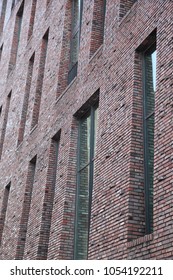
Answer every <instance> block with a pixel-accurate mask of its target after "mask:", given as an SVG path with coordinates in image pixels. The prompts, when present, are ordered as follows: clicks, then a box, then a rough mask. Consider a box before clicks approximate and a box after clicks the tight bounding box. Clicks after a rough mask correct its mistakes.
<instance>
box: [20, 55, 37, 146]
mask: <svg viewBox="0 0 173 280" xmlns="http://www.w3.org/2000/svg"><path fill="white" fill-rule="evenodd" d="M34 57H35V53H34V54H33V55H32V57H31V58H30V60H29V64H28V73H27V78H26V86H25V95H24V100H23V108H22V115H21V120H20V126H19V135H18V145H20V143H21V142H22V141H23V137H24V133H25V125H26V116H27V111H28V102H29V95H30V88H31V81H32V74H33V67H34Z"/></svg>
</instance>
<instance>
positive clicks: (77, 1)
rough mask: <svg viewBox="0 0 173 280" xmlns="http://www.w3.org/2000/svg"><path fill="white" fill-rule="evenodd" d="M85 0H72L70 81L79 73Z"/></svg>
mask: <svg viewBox="0 0 173 280" xmlns="http://www.w3.org/2000/svg"><path fill="white" fill-rule="evenodd" d="M82 10H83V0H73V1H72V25H71V46H70V67H69V73H68V83H70V82H71V81H72V80H73V79H74V77H75V76H76V75H77V65H78V53H79V44H80V32H81V23H82Z"/></svg>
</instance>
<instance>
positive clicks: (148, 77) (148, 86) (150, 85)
mask: <svg viewBox="0 0 173 280" xmlns="http://www.w3.org/2000/svg"><path fill="white" fill-rule="evenodd" d="M155 91H156V50H155V51H153V52H150V53H148V54H146V55H145V94H146V104H145V105H146V116H145V117H147V116H148V115H150V114H151V113H152V112H154V98H155Z"/></svg>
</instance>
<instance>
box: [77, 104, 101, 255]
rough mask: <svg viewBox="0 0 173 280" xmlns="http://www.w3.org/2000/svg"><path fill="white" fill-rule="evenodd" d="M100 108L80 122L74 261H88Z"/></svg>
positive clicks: (92, 110)
mask: <svg viewBox="0 0 173 280" xmlns="http://www.w3.org/2000/svg"><path fill="white" fill-rule="evenodd" d="M97 120H98V106H97V105H96V106H91V107H90V109H89V111H88V112H87V114H86V115H85V116H84V117H83V118H81V119H80V121H79V135H78V164H77V194H76V220H75V240H74V242H75V244H74V259H87V255H88V241H89V230H90V217H91V204H92V190H93V176H94V157H95V147H96V132H97Z"/></svg>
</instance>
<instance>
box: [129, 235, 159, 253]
mask: <svg viewBox="0 0 173 280" xmlns="http://www.w3.org/2000/svg"><path fill="white" fill-rule="evenodd" d="M152 240H153V233H150V234H147V235H145V236H142V237H139V238H137V239H134V240H132V241H130V242H127V249H129V248H132V247H135V246H138V245H140V244H142V243H145V242H148V241H152Z"/></svg>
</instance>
